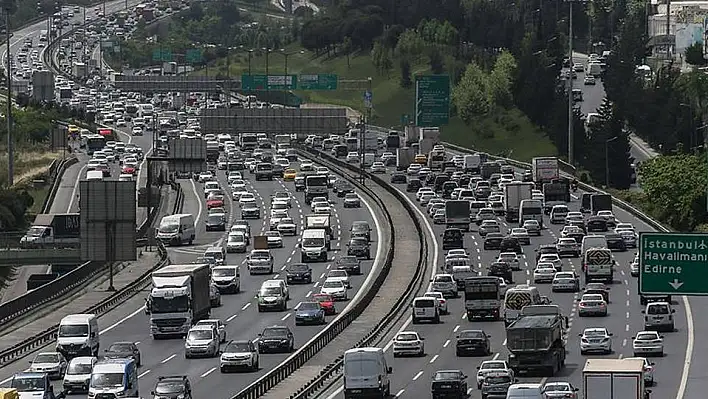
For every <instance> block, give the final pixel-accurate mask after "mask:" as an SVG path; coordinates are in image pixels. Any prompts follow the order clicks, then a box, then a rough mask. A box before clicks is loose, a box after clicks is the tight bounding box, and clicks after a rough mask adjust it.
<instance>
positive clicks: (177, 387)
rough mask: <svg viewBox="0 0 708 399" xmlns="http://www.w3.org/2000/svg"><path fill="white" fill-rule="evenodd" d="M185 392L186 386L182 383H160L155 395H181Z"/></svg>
mask: <svg viewBox="0 0 708 399" xmlns="http://www.w3.org/2000/svg"><path fill="white" fill-rule="evenodd" d="M183 391H184V385H183V384H182V383H181V382H158V383H157V386H156V387H155V393H162V394H165V393H180V392H183Z"/></svg>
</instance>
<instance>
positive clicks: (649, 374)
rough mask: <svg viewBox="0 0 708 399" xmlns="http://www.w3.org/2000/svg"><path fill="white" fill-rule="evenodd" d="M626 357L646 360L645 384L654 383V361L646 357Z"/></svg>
mask: <svg viewBox="0 0 708 399" xmlns="http://www.w3.org/2000/svg"><path fill="white" fill-rule="evenodd" d="M625 359H639V360H642V361H643V362H644V384H645V385H647V386H652V385H654V366H655V364H654V362H650V361H649V359H647V358H646V357H626V358H625Z"/></svg>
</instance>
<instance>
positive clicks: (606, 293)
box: [583, 283, 610, 303]
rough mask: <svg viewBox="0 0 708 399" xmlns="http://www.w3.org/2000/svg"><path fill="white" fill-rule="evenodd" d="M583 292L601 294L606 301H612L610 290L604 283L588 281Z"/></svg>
mask: <svg viewBox="0 0 708 399" xmlns="http://www.w3.org/2000/svg"><path fill="white" fill-rule="evenodd" d="M583 294H600V295H602V298H603V299H604V300H605V302H607V303H610V290H609V288H607V286H605V284H604V283H587V284H585V289H584V290H583Z"/></svg>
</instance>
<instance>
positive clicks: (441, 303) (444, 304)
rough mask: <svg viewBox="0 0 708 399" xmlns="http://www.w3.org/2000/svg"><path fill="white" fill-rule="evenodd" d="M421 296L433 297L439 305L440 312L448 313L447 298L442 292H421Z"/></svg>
mask: <svg viewBox="0 0 708 399" xmlns="http://www.w3.org/2000/svg"><path fill="white" fill-rule="evenodd" d="M423 296H424V297H428V298H435V299H437V300H438V305H439V306H440V314H450V311H449V310H448V309H447V300H446V299H445V296H444V295H443V294H442V292H437V291H430V292H426V293H425V294H423Z"/></svg>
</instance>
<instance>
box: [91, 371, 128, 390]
mask: <svg viewBox="0 0 708 399" xmlns="http://www.w3.org/2000/svg"><path fill="white" fill-rule="evenodd" d="M123 377H124V376H123V373H92V374H91V387H93V388H109V387H120V386H123Z"/></svg>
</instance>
